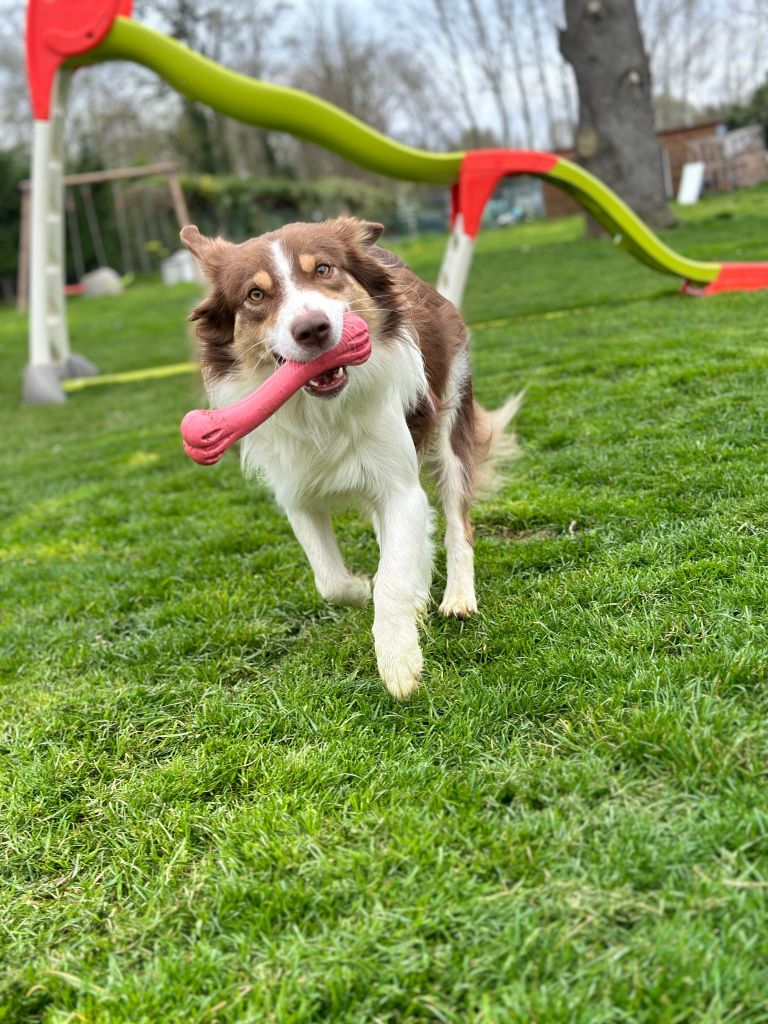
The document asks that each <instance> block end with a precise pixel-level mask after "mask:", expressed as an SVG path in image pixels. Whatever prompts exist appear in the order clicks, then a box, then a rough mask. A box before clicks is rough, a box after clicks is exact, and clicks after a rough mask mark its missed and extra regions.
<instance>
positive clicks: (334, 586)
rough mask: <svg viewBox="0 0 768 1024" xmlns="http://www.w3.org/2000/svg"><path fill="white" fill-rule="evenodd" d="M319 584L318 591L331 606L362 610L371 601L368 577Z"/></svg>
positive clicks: (343, 578) (352, 577)
mask: <svg viewBox="0 0 768 1024" xmlns="http://www.w3.org/2000/svg"><path fill="white" fill-rule="evenodd" d="M316 582H317V589H318V590H319V591H320V593H321V594H322V596H323V597H324V598H325V599H326V601H330V602H331V604H343V605H348V606H350V607H352V608H362V607H363V605H365V604H367V603H368V602H369V601H370V599H371V581H370V580H369V579H368V577H367V576H352V575H351V574H350V575H349V576H343V577H341V578H340V579H335V580H326V581H324V582H323V583H322V584H321V583H320V581H316Z"/></svg>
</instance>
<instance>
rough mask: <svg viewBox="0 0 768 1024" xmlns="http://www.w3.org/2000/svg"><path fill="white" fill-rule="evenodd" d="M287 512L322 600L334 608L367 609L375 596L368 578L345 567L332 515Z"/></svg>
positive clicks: (301, 511)
mask: <svg viewBox="0 0 768 1024" xmlns="http://www.w3.org/2000/svg"><path fill="white" fill-rule="evenodd" d="M286 511H287V514H288V521H289V522H290V524H291V526H292V527H293V532H294V533H295V534H296V539H297V540H298V542H299V544H301V546H302V547H303V548H304V553H305V554H306V556H307V558H308V559H309V564H310V565H311V566H312V571H313V572H314V574H315V586H316V587H317V589H318V590H319V591H320V593H321V594H322V596H323V597H324V598H325V599H326V600H327V601H332V602H333V603H334V604H347V605H352V606H353V607H360V606H361V605H364V604H365V603H366V601H368V599H369V598H370V596H371V585H370V583H369V582H368V580H367V579H366V578H365V577H364V576H353V575H352V573H351V572H350V571H349V569H347V567H346V565H344V559H343V558H342V557H341V552H340V551H339V546H338V544H337V543H336V537H335V535H334V532H333V526H332V525H331V517H330V515H329V514H328V513H327V512H319V511H315V510H307V509H287V510H286Z"/></svg>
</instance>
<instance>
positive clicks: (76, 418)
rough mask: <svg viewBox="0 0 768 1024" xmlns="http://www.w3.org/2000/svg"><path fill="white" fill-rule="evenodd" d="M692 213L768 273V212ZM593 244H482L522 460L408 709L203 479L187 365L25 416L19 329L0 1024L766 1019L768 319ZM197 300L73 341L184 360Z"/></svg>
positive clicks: (308, 586)
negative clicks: (190, 419)
mask: <svg viewBox="0 0 768 1024" xmlns="http://www.w3.org/2000/svg"><path fill="white" fill-rule="evenodd" d="M685 218H686V222H685V224H684V225H683V226H682V227H680V228H678V229H677V230H676V231H673V232H669V233H667V234H666V235H665V238H666V239H667V240H668V241H669V242H670V244H672V245H673V246H675V247H676V248H679V249H680V250H682V251H683V252H685V253H687V254H689V255H692V256H697V257H701V258H731V259H747V258H761V257H762V258H768V190H766V189H762V190H760V189H758V190H754V191H752V192H746V193H743V194H741V195H740V196H737V197H723V198H720V199H715V200H711V201H708V202H706V203H703V204H701V206H699V207H697V208H696V209H695V210H693V211H689V212H686V214H685ZM579 232H580V227H579V222H578V221H577V220H566V221H561V222H552V223H545V224H540V225H530V226H521V227H518V228H511V229H507V230H504V231H496V232H488V233H487V234H485V235H484V236H483V238H482V241H481V243H480V245H479V251H478V256H477V260H476V263H475V267H474V270H473V274H472V278H471V283H470V289H469V292H468V296H467V301H466V307H465V310H466V314H467V317H468V318H469V320H470V321H471V322H472V323H473V325H474V342H473V344H474V356H473V363H474V368H475V376H476V390H477V393H478V396H479V398H480V400H481V401H483V402H484V403H486V404H488V405H490V406H493V405H494V404H496V403H498V402H500V401H501V399H502V398H503V397H504V396H506V395H507V394H508V393H509V392H510V391H512V390H515V389H518V388H520V387H522V386H524V385H527V387H528V393H527V398H526V402H525V405H524V408H523V410H522V412H521V414H520V416H519V420H518V431H519V435H520V439H521V442H522V445H523V448H524V452H525V454H524V456H523V458H522V459H521V460H520V461H519V462H518V463H517V464H516V465H515V466H514V467H512V468H511V469H510V470H509V472H508V473H507V474H506V476H505V479H504V486H503V488H502V490H501V491H500V492H499V493H498V494H497V495H496V496H494V497H493V498H490V499H487V500H484V501H482V502H481V503H479V504H478V506H477V508H476V510H475V516H474V518H475V524H476V534H477V565H478V596H479V600H480V604H481V612H480V614H479V616H478V617H477V619H476V620H474V621H470V622H466V623H461V622H455V621H450V622H449V621H443V620H442V619H440V617H439V616H438V615H437V614H432V615H430V616H429V618H428V620H427V623H426V629H425V635H424V648H425V655H426V672H425V679H424V682H423V686H422V689H421V690H420V692H419V693H418V694H417V695H416V697H415V698H414V699H413V700H412V701H411V702H410V703H409V704H406V705H398V704H396V703H395V702H393V701H392V700H391V699H390V698H389V697H388V695H387V694H386V692H385V691H384V690H383V688H382V686H381V684H380V682H379V681H378V678H377V675H376V669H375V663H374V657H373V651H372V643H371V640H370V628H371V611H370V608H368V609H365V610H343V609H336V608H331V607H329V606H327V605H326V604H325V603H324V602H323V601H322V599H321V598H320V597H319V596H318V595H317V594H316V592H315V590H314V587H313V582H312V577H311V572H310V570H309V568H308V566H307V565H306V564H305V561H304V558H303V555H302V553H301V551H300V549H299V547H298V545H297V544H296V542H295V541H294V540H293V538H292V535H291V532H290V529H289V527H288V525H287V523H286V521H285V519H284V518H283V516H282V515H281V514H280V513H279V512H278V511H277V510H276V509H275V507H274V506H273V504H272V503H271V501H270V499H269V496H268V495H267V493H266V492H265V490H264V489H263V487H262V486H261V485H260V484H259V483H245V482H244V481H243V480H242V479H241V477H240V475H239V470H238V467H237V461H236V459H235V458H227V459H226V460H224V462H223V463H222V464H221V465H219V466H217V467H214V468H209V469H202V468H200V467H198V466H196V465H194V464H193V463H192V462H190V461H189V460H188V459H186V458H184V456H183V454H182V451H181V445H180V439H179V436H178V423H179V420H180V419H181V417H182V415H183V413H184V412H185V411H186V410H187V409H188V408H191V407H192V406H193V405H195V404H196V403H197V402H198V400H199V398H200V388H199V384H198V382H197V380H196V379H195V377H194V375H186V376H185V375H182V376H176V377H169V378H165V379H160V380H149V381H147V382H144V383H141V384H121V385H103V386H99V387H93V388H89V389H86V390H83V391H82V392H79V393H77V394H75V395H73V396H72V397H71V398H70V400H69V402H68V403H67V404H66V405H65V406H63V407H49V408H23V407H21V406H20V405H19V401H18V393H19V377H20V373H21V370H22V367H23V364H24V344H25V341H24V323H23V320H22V318H20V317H18V316H17V315H16V314H14V313H11V312H4V313H2V315H0V351H1V352H2V357H3V364H4V367H5V372H4V374H3V378H2V382H0V387H1V388H2V392H3V395H2V405H0V425H1V426H2V430H3V436H4V437H5V442H6V443H5V445H4V446H3V454H2V473H1V475H0V502H2V512H3V519H2V533H1V534H0V555H1V557H2V577H3V578H2V594H3V600H2V611H1V612H0V615H1V619H0V630H1V632H0V644H1V650H0V654H1V656H2V684H3V691H2V733H1V734H0V851H1V853H2V857H1V859H0V871H1V872H2V882H3V884H2V887H0V958H1V959H2V962H3V965H2V971H0V1021H3V1022H10V1021H13V1022H30V1024H31V1022H40V1024H63V1022H125V1024H164V1022H201V1024H203V1022H205V1024H215V1022H219V1024H233V1022H254V1024H256V1022H262V1021H275V1022H286V1024H299V1022H301V1024H305V1022H307V1024H310V1022H322V1021H338V1022H371V1024H375V1022H382V1024H383V1022H386V1024H399V1022H443V1024H445V1022H450V1024H464V1022H478V1024H479V1022H482V1024H490V1022H499V1024H501V1022H505V1024H506V1022H521V1024H522V1022H528V1021H535V1022H539V1024H546V1022H584V1024H596V1022H606V1024H607V1022H617V1021H622V1022H641V1021H642V1022H648V1024H665V1022H685V1024H689V1022H691V1024H692V1022H720V1021H734V1022H739V1024H741V1022H749V1024H753V1022H758V1021H768V902H767V899H766V898H767V897H768V834H767V833H768V808H767V807H766V791H767V790H766V786H767V784H768V778H767V776H768V691H767V689H766V657H767V655H768V637H767V636H766V622H767V621H768V571H767V570H766V564H767V563H768V463H767V461H766V443H767V442H768V412H767V408H766V398H765V396H766V391H767V386H768V295H766V294H765V293H763V294H761V293H753V294H738V295H723V296H718V297H714V298H710V299H691V298H683V297H681V296H679V295H678V294H677V293H676V282H675V281H673V280H672V279H666V278H663V277H660V276H658V275H655V274H653V273H652V272H651V271H649V270H646V269H645V268H643V267H642V266H640V265H639V264H637V263H635V262H634V261H633V260H631V259H630V258H629V257H627V256H626V255H625V254H623V253H621V252H620V251H617V250H616V249H615V247H614V246H612V245H611V243H610V242H599V241H594V240H582V239H580V237H579ZM441 241H442V240H440V239H437V240H435V239H424V240H422V241H420V242H413V243H409V244H407V245H404V246H402V247H401V251H402V252H403V254H404V255H405V256H406V258H408V259H409V260H410V261H411V263H412V265H413V266H414V268H415V269H417V270H418V271H419V272H422V273H424V274H425V275H426V276H431V277H434V275H435V272H436V268H437V264H438V261H439V253H440V247H441ZM193 301H194V290H193V289H189V288H185V287H183V286H182V287H179V288H177V289H166V290H164V289H162V288H161V287H160V286H159V285H157V284H154V283H149V284H146V283H145V284H139V285H136V286H135V287H133V288H131V289H130V290H129V291H128V292H127V293H126V294H125V296H123V297H122V298H120V299H118V300H97V301H92V302H90V303H88V302H86V301H84V300H80V301H76V302H73V303H72V304H71V322H72V335H73V341H74V345H75V348H76V349H77V350H79V351H81V352H83V353H85V354H87V355H89V356H90V357H91V358H93V359H95V361H96V362H97V363H98V364H99V365H100V367H101V368H102V369H103V370H104V371H105V372H106V371H116V370H125V369H132V368H138V367H145V366H153V365H157V366H160V365H163V364H168V363H177V362H181V361H183V360H185V359H187V358H188V354H189V340H188V336H187V334H186V328H185V325H184V316H185V313H186V311H187V310H188V309H189V308H190V306H191V304H192V302H193ZM340 526H341V530H340V535H341V540H342V547H343V549H344V550H345V553H346V554H347V556H348V559H349V561H350V563H351V564H352V565H353V566H354V567H355V568H356V569H358V570H363V571H367V572H372V571H373V570H374V568H375V564H376V551H375V544H374V541H373V538H372V535H371V532H370V530H369V528H368V526H367V525H366V524H365V523H364V522H362V521H361V520H359V519H358V518H356V517H354V516H347V517H343V518H342V520H341V523H340ZM442 578H443V562H442V561H440V562H439V563H438V568H437V573H436V579H435V583H434V590H433V594H434V596H435V597H436V598H438V599H439V594H440V584H441V582H442Z"/></svg>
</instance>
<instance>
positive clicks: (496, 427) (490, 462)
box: [475, 390, 525, 495]
mask: <svg viewBox="0 0 768 1024" xmlns="http://www.w3.org/2000/svg"><path fill="white" fill-rule="evenodd" d="M524 398H525V390H523V391H520V392H518V394H516V395H510V397H509V398H508V399H507V400H506V402H505V403H504V404H503V405H502V406H499V408H498V409H494V410H493V411H489V410H488V409H484V408H483V407H482V405H479V404H478V403H477V402H475V453H476V456H475V457H476V462H475V466H476V476H475V489H476V491H477V492H478V493H479V494H481V495H482V494H491V493H493V491H495V490H497V489H498V487H499V486H500V484H501V479H500V477H499V467H500V466H501V465H502V464H503V463H505V462H510V461H511V460H512V459H516V458H518V457H519V455H520V454H521V453H520V447H519V445H518V443H517V438H516V437H515V435H514V433H513V432H512V431H508V430H507V429H506V428H507V427H508V425H509V423H510V421H511V420H512V419H514V417H515V416H516V415H517V412H518V410H519V409H520V406H521V405H522V404H523V399H524Z"/></svg>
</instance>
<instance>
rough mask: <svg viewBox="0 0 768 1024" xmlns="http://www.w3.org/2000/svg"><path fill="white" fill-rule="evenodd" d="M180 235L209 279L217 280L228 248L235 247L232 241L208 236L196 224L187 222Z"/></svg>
mask: <svg viewBox="0 0 768 1024" xmlns="http://www.w3.org/2000/svg"><path fill="white" fill-rule="evenodd" d="M180 237H181V240H182V242H183V243H184V245H186V247H187V248H188V249H189V251H190V252H191V253H192V255H193V256H194V257H195V259H196V260H197V262H198V263H199V264H200V266H201V267H202V270H203V273H204V274H205V276H206V277H207V278H208V279H209V281H216V280H217V279H218V277H219V275H220V273H221V269H222V266H223V264H224V258H225V256H226V253H227V250H228V249H232V248H234V246H233V245H232V243H231V242H226V241H225V240H224V239H223V238H206V237H205V235H201V234H200V232H199V231H198V229H197V226H196V225H195V224H187V226H186V227H185V228H182V229H181V232H180Z"/></svg>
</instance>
